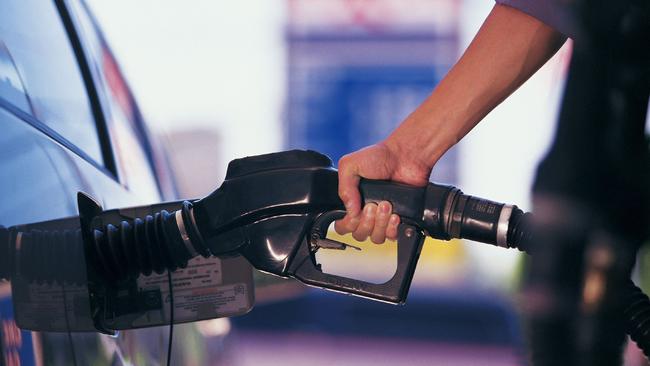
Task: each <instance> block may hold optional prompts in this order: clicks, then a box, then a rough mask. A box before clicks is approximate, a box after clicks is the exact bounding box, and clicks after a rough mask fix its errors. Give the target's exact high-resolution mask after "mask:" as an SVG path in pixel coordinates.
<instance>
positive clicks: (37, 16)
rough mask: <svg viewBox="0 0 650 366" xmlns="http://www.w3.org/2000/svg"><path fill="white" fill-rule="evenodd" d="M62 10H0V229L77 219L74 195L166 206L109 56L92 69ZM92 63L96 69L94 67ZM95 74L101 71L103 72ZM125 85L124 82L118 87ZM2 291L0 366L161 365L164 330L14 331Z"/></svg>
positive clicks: (106, 202) (6, 6)
mask: <svg viewBox="0 0 650 366" xmlns="http://www.w3.org/2000/svg"><path fill="white" fill-rule="evenodd" d="M67 6H68V4H67V3H65V2H63V1H56V2H52V1H40V0H27V1H19V0H11V1H4V2H2V4H1V5H0V7H1V8H2V10H1V11H0V18H1V19H0V122H1V126H0V179H1V182H0V187H1V188H2V190H1V192H2V193H1V195H2V201H1V202H2V205H0V225H2V226H4V227H10V226H13V225H19V224H26V223H32V222H39V221H45V220H51V219H57V218H61V217H67V216H73V215H76V214H77V208H76V195H77V192H79V191H83V192H86V193H88V194H90V195H92V196H93V197H95V198H96V199H98V201H99V202H101V203H102V204H103V206H104V207H106V208H114V207H119V206H132V205H138V204H144V203H151V202H157V201H159V200H160V199H161V195H160V189H159V186H158V184H157V178H156V173H155V171H154V167H153V164H152V158H153V151H152V150H151V148H150V146H149V145H148V141H147V139H146V137H147V136H146V131H145V130H144V128H143V126H142V125H141V121H140V120H139V113H138V111H137V110H136V109H135V108H134V107H133V106H134V103H133V101H132V98H131V97H130V93H129V91H128V88H127V87H126V84H125V83H124V81H123V79H121V74H119V69H118V68H117V65H116V63H115V62H114V60H113V59H112V55H111V54H110V51H108V49H107V48H106V49H105V50H104V52H105V53H104V54H103V56H104V58H103V59H102V60H100V61H101V63H94V62H89V61H88V59H86V57H87V54H86V53H85V52H86V51H84V48H83V47H82V41H81V39H80V38H79V37H78V34H77V33H76V30H77V29H76V28H75V27H76V26H77V25H78V24H77V23H75V22H74V21H73V20H72V16H71V13H70V12H69V11H68V10H69V9H68V7H67ZM94 61H96V60H94ZM97 66H101V68H98V67H97ZM117 77H119V79H117ZM14 310H15V309H13V308H12V304H11V290H10V289H9V285H8V283H6V282H4V283H2V284H0V319H2V321H3V328H2V331H1V332H0V333H1V334H2V336H0V338H2V344H3V346H2V348H1V349H2V350H3V353H4V354H3V358H2V361H0V362H3V363H5V364H8V365H16V364H42V363H45V364H60V365H69V364H89V363H93V364H129V363H137V364H152V365H153V364H159V363H161V362H162V361H163V359H165V357H166V355H165V350H166V341H167V339H166V337H167V330H166V328H163V327H160V328H153V329H148V330H138V331H129V332H123V333H121V334H119V335H118V336H117V337H111V336H106V335H99V334H96V333H67V334H66V333H48V332H45V333H44V332H41V333H36V332H28V331H25V330H22V331H21V330H18V329H17V328H16V326H15V321H14V317H13V311H14Z"/></svg>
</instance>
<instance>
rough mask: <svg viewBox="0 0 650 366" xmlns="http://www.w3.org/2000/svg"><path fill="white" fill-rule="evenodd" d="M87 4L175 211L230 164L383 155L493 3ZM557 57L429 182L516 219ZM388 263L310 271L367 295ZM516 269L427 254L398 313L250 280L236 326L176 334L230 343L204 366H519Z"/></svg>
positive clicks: (545, 123)
mask: <svg viewBox="0 0 650 366" xmlns="http://www.w3.org/2000/svg"><path fill="white" fill-rule="evenodd" d="M89 5H90V7H91V8H92V10H93V11H94V13H95V15H96V17H97V19H98V21H99V23H100V25H101V26H102V27H103V29H104V32H105V35H106V37H107V39H108V42H109V43H110V44H111V46H112V48H113V51H114V52H115V55H116V57H117V59H118V62H119V64H120V66H121V67H122V70H123V72H124V73H125V74H126V77H127V79H128V80H129V83H130V86H131V88H132V90H133V92H134V94H135V97H136V99H137V101H138V102H139V104H140V107H141V109H142V112H143V114H144V115H145V118H146V120H147V121H148V124H149V127H150V129H151V130H152V131H153V132H154V133H155V134H156V135H158V136H160V137H162V139H163V140H164V141H165V143H166V150H167V153H168V155H169V158H170V160H171V162H172V164H173V166H174V169H175V173H176V178H177V180H178V188H179V193H180V195H181V196H182V197H200V196H202V195H205V194H207V193H209V192H210V191H212V190H213V189H215V188H216V187H217V186H218V185H219V184H220V183H221V181H222V179H223V177H224V176H225V172H226V166H227V163H228V162H229V161H230V160H232V159H235V158H239V157H243V156H246V155H255V154H262V153H268V152H273V151H279V150H284V149H290V148H300V149H314V150H317V151H320V152H322V153H325V154H327V155H329V156H330V157H331V158H332V159H333V161H335V162H336V161H337V160H338V159H339V158H340V157H341V156H342V155H344V154H346V153H348V152H351V151H354V150H356V149H359V148H361V147H363V146H366V145H369V144H372V143H375V142H377V141H379V140H381V139H383V138H385V137H386V136H387V135H388V134H389V133H390V132H391V131H392V130H393V129H394V128H395V127H396V126H397V125H398V124H399V122H400V121H402V120H403V119H404V118H405V117H406V116H407V115H408V114H409V113H410V112H411V111H412V110H413V109H415V108H416V107H417V106H418V105H419V103H421V102H422V101H423V100H424V99H425V98H426V97H427V95H428V94H429V93H430V92H431V91H432V90H433V88H434V87H435V85H436V83H437V82H439V81H440V79H441V78H442V77H444V75H445V73H446V72H447V71H448V70H449V68H450V67H451V66H452V65H453V63H454V62H455V61H456V60H457V59H458V57H459V56H460V55H461V54H462V52H463V50H464V49H465V48H466V47H467V45H468V44H469V42H470V41H471V39H472V37H473V35H474V34H475V32H476V31H477V30H478V27H479V26H480V25H481V23H482V21H483V20H484V18H485V17H486V16H487V14H488V12H489V11H490V9H491V8H492V6H493V2H492V1H488V0H411V1H409V2H403V1H398V0H274V1H269V0H247V1H210V0H191V1H184V2H181V1H171V0H166V1H154V0H141V1H127V0H113V1H100V0H90V1H89ZM569 57H570V44H567V45H565V47H564V48H563V49H562V50H561V51H560V52H559V53H558V54H557V55H556V56H555V57H554V58H553V59H552V60H551V61H550V62H549V63H548V64H547V65H546V66H544V67H543V69H542V70H540V71H539V72H538V73H537V74H536V75H535V76H534V77H533V78H532V79H531V80H530V81H529V82H528V83H526V85H524V86H523V87H522V88H521V89H520V90H518V91H517V92H516V93H515V94H514V95H512V96H511V97H510V98H509V99H508V100H507V101H506V102H505V103H503V105H501V106H500V107H498V108H497V109H496V110H495V111H494V112H493V113H491V114H490V115H489V116H488V117H487V118H486V119H485V120H484V121H483V123H482V124H481V125H480V126H479V127H477V128H476V129H475V130H474V131H472V132H471V133H470V134H469V135H468V136H467V137H466V138H465V139H464V140H463V141H462V142H461V143H460V144H459V145H458V146H456V147H455V148H453V149H452V150H450V151H449V152H448V153H447V154H446V155H445V156H444V157H443V159H442V160H441V161H440V162H439V163H438V165H437V166H436V167H435V168H434V171H433V174H432V180H434V181H437V182H440V183H446V184H452V185H456V186H458V187H459V188H461V189H462V190H463V191H464V192H466V193H469V194H473V195H478V196H481V197H486V198H490V199H493V200H495V201H500V202H509V203H515V204H517V205H518V206H519V207H521V208H523V209H524V210H528V209H530V197H529V190H530V186H531V182H532V179H533V175H534V171H535V167H536V162H537V161H538V160H539V159H540V158H541V156H542V155H543V153H544V151H545V149H546V148H547V147H548V145H549V142H550V138H551V136H552V134H553V128H554V122H555V117H556V114H557V110H558V102H559V98H560V96H561V90H562V86H563V82H564V78H565V71H566V68H567V65H568V59H569ZM467 87H468V88H470V87H472V86H471V85H467ZM515 151H516V153H513V152H515ZM196 172H200V174H196ZM394 249H395V245H394V243H393V244H390V243H389V244H385V245H383V246H372V245H366V246H364V250H363V251H362V252H361V254H358V255H356V256H352V253H348V252H349V251H347V252H344V253H336V256H332V258H325V257H323V258H319V259H322V261H323V264H324V266H325V268H326V269H327V270H328V271H330V272H334V273H339V274H346V275H355V276H357V277H362V278H365V279H368V280H371V281H373V280H374V281H380V280H381V279H382V278H383V279H386V278H387V277H390V275H391V274H392V272H390V271H391V270H394V268H395V257H394V255H395V250H394ZM523 261H524V259H523V258H522V256H520V255H519V254H518V253H516V252H514V251H512V250H503V249H500V248H496V247H488V246H485V245H480V244H476V243H472V242H462V241H455V242H451V243H443V242H436V241H432V240H427V242H426V243H425V247H424V250H423V253H422V256H421V258H420V261H419V264H418V269H417V272H416V277H415V279H414V281H413V287H412V290H411V294H410V296H409V300H408V302H407V304H406V305H405V306H401V307H395V306H392V305H386V304H379V303H374V302H371V301H368V300H364V299H358V298H352V297H347V296H342V295H340V294H333V293H328V292H324V291H320V290H308V289H306V288H305V287H303V286H302V285H299V284H296V283H293V282H290V281H278V280H273V279H269V278H267V277H264V276H262V275H260V276H259V278H258V284H259V285H258V293H257V297H258V303H257V305H256V308H255V309H254V310H253V311H252V312H251V313H250V314H248V315H246V316H243V317H240V318H233V319H230V320H224V319H221V320H215V321H210V322H204V323H200V324H198V325H192V326H197V327H198V329H199V331H200V332H201V334H203V336H204V337H205V338H206V339H209V338H210V337H211V336H215V335H219V336H222V335H223V334H228V337H227V341H226V342H222V341H220V343H219V344H218V345H216V344H213V345H209V344H208V346H207V349H208V351H207V352H208V353H209V354H210V356H209V357H208V359H209V360H211V361H212V362H213V363H215V364H218V363H222V364H236V365H258V364H264V365H274V364H277V365H293V364H295V365H300V364H307V363H309V364H313V365H330V364H337V365H338V364H356V365H395V364H407V363H408V364H411V365H425V364H426V365H432V364H436V365H446V364H454V365H478V364H480V365H518V364H521V363H522V361H523V357H524V350H523V347H524V346H525V345H524V344H523V339H524V337H523V335H522V333H523V330H522V324H521V322H520V321H519V317H518V315H517V297H516V290H517V286H518V281H519V278H520V272H521V268H522V267H523V265H524V264H523ZM219 339H222V338H219Z"/></svg>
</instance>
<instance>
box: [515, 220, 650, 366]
mask: <svg viewBox="0 0 650 366" xmlns="http://www.w3.org/2000/svg"><path fill="white" fill-rule="evenodd" d="M532 218H533V215H532V214H531V213H530V212H527V213H523V211H521V210H519V209H516V210H514V211H513V213H512V216H511V218H510V224H509V226H508V240H507V241H508V246H509V247H510V248H516V249H519V250H521V251H522V252H525V253H527V254H532V253H531V249H532V248H531V242H532V240H531V239H532V231H533V230H532ZM621 293H622V294H623V309H624V310H623V318H624V321H625V325H624V326H625V332H626V333H627V334H628V335H629V336H630V338H631V339H632V340H633V341H634V342H635V343H636V345H637V346H638V347H639V349H641V351H643V354H644V355H645V356H646V358H648V359H649V360H650V299H649V298H648V295H646V294H645V293H643V291H642V290H641V289H640V288H639V287H637V286H636V285H635V284H634V282H632V280H628V281H627V282H625V284H624V287H623V289H622V291H621Z"/></svg>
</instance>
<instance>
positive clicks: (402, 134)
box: [383, 111, 458, 171]
mask: <svg viewBox="0 0 650 366" xmlns="http://www.w3.org/2000/svg"><path fill="white" fill-rule="evenodd" d="M416 113H417V111H416V112H415V113H414V114H413V115H411V116H409V118H407V119H406V120H405V121H404V122H403V123H402V124H401V125H400V126H399V127H398V128H397V129H396V130H395V131H393V133H391V135H390V136H389V137H388V138H387V139H386V140H384V142H383V144H384V145H386V147H387V148H388V149H389V150H390V151H391V153H393V154H394V155H395V156H397V157H398V158H399V159H400V161H412V162H413V163H415V164H416V165H418V166H420V167H422V168H426V169H428V170H429V171H430V170H431V169H432V168H433V166H434V165H435V164H436V162H438V160H439V159H440V158H441V157H442V155H443V154H444V153H445V152H447V150H448V149H449V148H450V147H452V146H453V145H454V144H456V143H457V142H458V136H457V135H456V134H454V133H453V130H451V129H449V127H450V123H448V122H447V120H446V119H442V118H440V119H439V118H436V117H434V116H433V113H431V114H429V113H428V112H427V113H426V114H428V115H425V116H423V117H424V118H418V117H419V116H416Z"/></svg>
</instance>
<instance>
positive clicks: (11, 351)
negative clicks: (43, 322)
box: [0, 297, 35, 366]
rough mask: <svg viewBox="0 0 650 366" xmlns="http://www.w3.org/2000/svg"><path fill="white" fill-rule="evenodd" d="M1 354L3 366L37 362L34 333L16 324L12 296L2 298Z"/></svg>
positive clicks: (0, 321) (0, 301)
mask: <svg viewBox="0 0 650 366" xmlns="http://www.w3.org/2000/svg"><path fill="white" fill-rule="evenodd" d="M0 356H2V358H0V365H2V366H19V365H33V364H34V363H35V359H34V350H33V347H32V333H31V332H29V331H25V330H20V329H19V328H18V327H17V326H16V321H15V320H14V315H13V307H12V304H11V297H5V298H2V299H0Z"/></svg>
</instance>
